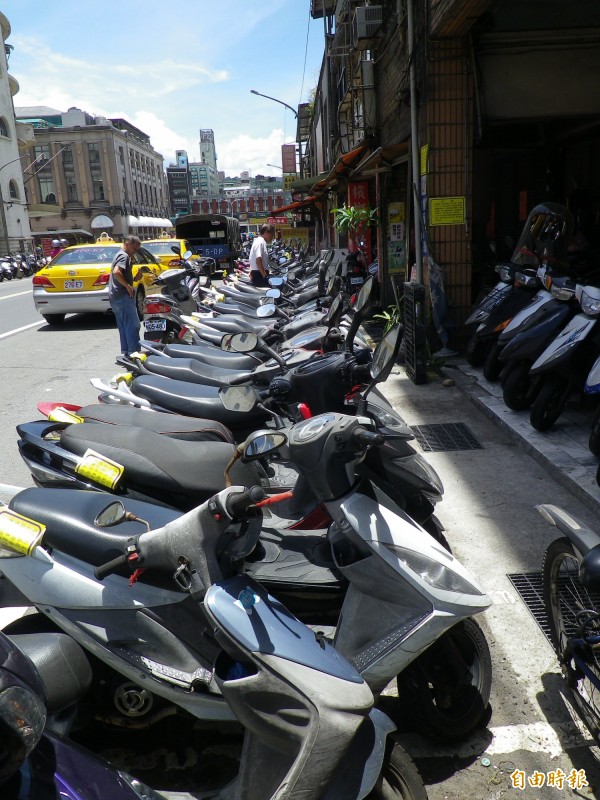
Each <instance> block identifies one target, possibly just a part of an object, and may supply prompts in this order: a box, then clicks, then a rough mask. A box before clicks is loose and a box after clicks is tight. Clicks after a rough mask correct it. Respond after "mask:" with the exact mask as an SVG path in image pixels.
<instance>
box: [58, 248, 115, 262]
mask: <svg viewBox="0 0 600 800" xmlns="http://www.w3.org/2000/svg"><path fill="white" fill-rule="evenodd" d="M119 250H120V248H119V246H118V245H112V246H106V245H104V246H102V247H82V248H77V249H76V250H63V251H62V253H59V254H58V255H57V256H56V258H55V259H54V261H53V262H52V266H53V267H57V266H58V265H59V264H60V265H61V266H63V265H65V264H111V263H112V260H113V258H114V257H115V256H116V255H117V253H118V252H119Z"/></svg>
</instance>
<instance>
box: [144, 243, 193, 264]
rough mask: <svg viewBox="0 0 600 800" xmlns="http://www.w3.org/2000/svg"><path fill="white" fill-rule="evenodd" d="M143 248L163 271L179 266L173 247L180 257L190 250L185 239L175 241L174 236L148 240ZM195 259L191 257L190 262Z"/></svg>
mask: <svg viewBox="0 0 600 800" xmlns="http://www.w3.org/2000/svg"><path fill="white" fill-rule="evenodd" d="M143 246H144V247H145V248H146V250H148V252H150V253H152V255H153V256H154V257H155V258H157V259H158V260H159V261H160V263H161V266H162V268H163V269H173V268H174V267H178V266H180V264H179V259H178V258H177V254H176V253H175V252H174V251H173V247H177V248H178V249H179V253H180V254H181V255H183V254H184V253H186V252H187V251H188V250H191V249H192V248H191V247H190V243H189V242H188V240H187V239H176V238H175V237H174V236H169V237H168V238H167V237H164V238H163V237H161V238H159V239H148V241H145V242H143ZM197 258H198V256H195V255H193V256H192V260H194V261H195V260H196V259H197Z"/></svg>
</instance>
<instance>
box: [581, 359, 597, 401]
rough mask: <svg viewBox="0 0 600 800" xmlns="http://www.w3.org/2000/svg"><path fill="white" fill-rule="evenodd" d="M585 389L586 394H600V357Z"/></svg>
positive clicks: (590, 373) (589, 375)
mask: <svg viewBox="0 0 600 800" xmlns="http://www.w3.org/2000/svg"><path fill="white" fill-rule="evenodd" d="M583 388H584V391H585V393H586V394H598V393H599V392H600V357H598V358H597V359H596V361H595V362H594V365H593V367H592V368H591V370H590V372H589V374H588V376H587V378H586V381H585V386H584V387H583Z"/></svg>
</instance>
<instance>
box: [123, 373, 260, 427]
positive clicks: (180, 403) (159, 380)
mask: <svg viewBox="0 0 600 800" xmlns="http://www.w3.org/2000/svg"><path fill="white" fill-rule="evenodd" d="M132 389H133V392H134V394H136V395H138V397H142V398H143V399H144V400H148V401H149V402H150V403H153V404H154V405H157V406H160V407H161V408H164V409H166V410H167V411H172V412H174V413H175V414H183V415H184V416H187V417H206V418H207V419H214V420H216V421H217V422H221V423H223V425H227V427H228V428H231V429H232V430H235V431H240V430H247V431H248V432H250V431H251V430H256V429H257V428H258V427H259V426H260V425H262V424H264V423H265V422H266V421H267V420H268V419H269V414H268V413H266V412H265V411H261V410H260V409H259V408H254V409H252V411H248V412H245V413H243V414H241V413H240V412H238V411H229V410H228V409H226V408H225V406H224V405H223V403H222V402H221V400H220V398H219V390H218V389H217V387H216V386H203V385H201V384H199V383H186V382H185V381H175V380H173V379H172V378H163V377H161V376H160V375H143V376H142V377H140V378H135V379H134V381H133V384H132Z"/></svg>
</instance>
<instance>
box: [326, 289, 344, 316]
mask: <svg viewBox="0 0 600 800" xmlns="http://www.w3.org/2000/svg"><path fill="white" fill-rule="evenodd" d="M341 305H342V295H341V294H336V296H335V297H334V298H333V300H332V301H331V305H330V306H329V311H328V312H327V316H326V317H325V322H326V323H329V322H331V320H333V319H335V315H336V314H337V312H338V311H339V310H340V306H341Z"/></svg>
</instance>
